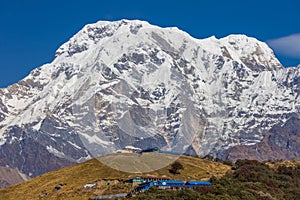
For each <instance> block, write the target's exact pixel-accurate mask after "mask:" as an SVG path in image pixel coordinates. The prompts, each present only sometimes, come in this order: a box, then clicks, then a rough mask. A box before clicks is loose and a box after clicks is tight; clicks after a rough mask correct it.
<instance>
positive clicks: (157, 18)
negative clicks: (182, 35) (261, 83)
mask: <svg viewBox="0 0 300 200" xmlns="http://www.w3.org/2000/svg"><path fill="white" fill-rule="evenodd" d="M299 9H300V1H299V0H284V1H282V0H275V1H271V0H269V1H264V0H251V1H247V0H244V1H242V0H227V1H226V0H219V1H216V0H205V1H202V0H184V1H180V0H172V1H171V0H170V1H164V0H159V1H157V0H151V1H143V0H139V1H138V0H119V1H117V0H103V1H101V0H81V1H77V0H73V1H69V0H65V1H64V0H1V1H0V87H6V86H7V85H9V84H12V83H15V82H17V81H18V80H20V79H22V78H23V77H25V76H26V75H27V74H28V73H29V72H30V71H31V70H32V69H34V68H36V67H39V66H41V65H42V64H44V63H49V62H51V61H52V59H53V57H54V53H55V51H56V49H57V48H58V47H59V46H60V45H61V44H62V43H64V42H66V41H67V40H68V39H69V38H70V37H71V36H73V35H74V34H75V33H76V32H77V31H79V30H80V29H81V28H82V27H83V26H84V25H85V24H87V23H93V22H96V21H98V20H119V19H140V20H146V21H149V22H150V23H152V24H155V25H159V26H162V27H166V26H176V27H178V28H180V29H182V30H184V31H187V32H188V33H189V34H190V35H192V36H194V37H196V38H205V37H209V36H211V35H215V36H216V37H218V38H220V37H224V36H226V35H228V34H232V33H242V34H246V35H248V36H252V37H256V38H258V39H259V40H261V41H269V40H271V41H270V44H272V45H273V46H274V47H276V48H278V51H277V50H276V55H277V56H278V58H279V59H280V61H281V62H282V63H283V65H285V66H291V65H297V64H300V55H298V54H299V53H297V50H293V48H290V47H289V44H290V43H291V41H295V40H296V42H297V41H298V40H299V41H300V34H299V33H300V22H299V19H300V12H299ZM293 34H296V35H295V37H293V39H292V40H290V39H289V38H288V39H287V40H288V42H287V44H285V43H284V42H286V41H287V40H285V38H283V40H280V39H282V37H286V36H289V35H293ZM297 34H298V35H297ZM278 38H279V39H278ZM272 39H275V40H272ZM277 39H278V41H277ZM282 41H283V42H282ZM282 43H284V45H282ZM292 43H293V44H295V42H292ZM299 46H300V45H299ZM286 48H288V49H290V50H293V52H292V54H290V53H286V52H288V51H286V50H285V49H286ZM296 48H297V47H296ZM298 50H299V48H298Z"/></svg>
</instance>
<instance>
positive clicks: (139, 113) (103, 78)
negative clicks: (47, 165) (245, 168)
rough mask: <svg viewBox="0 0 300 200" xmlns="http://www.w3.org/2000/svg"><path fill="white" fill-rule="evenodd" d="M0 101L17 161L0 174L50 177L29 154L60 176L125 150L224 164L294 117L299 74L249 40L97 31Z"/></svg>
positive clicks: (121, 25) (105, 27)
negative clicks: (228, 154)
mask: <svg viewBox="0 0 300 200" xmlns="http://www.w3.org/2000/svg"><path fill="white" fill-rule="evenodd" d="M0 94H1V98H0V126H1V130H0V131H1V133H0V144H1V146H0V149H2V154H1V156H2V157H9V153H13V154H18V159H16V160H15V161H14V162H11V161H9V159H7V160H6V161H1V163H0V164H7V165H10V166H11V167H16V168H18V169H19V170H20V171H21V172H24V173H26V174H28V175H31V176H35V175H37V174H40V173H43V172H45V171H48V170H49V169H37V168H34V167H33V168H30V167H28V166H27V165H26V164H24V163H26V162H25V160H28V157H29V158H31V156H30V154H33V153H34V154H39V153H41V152H42V156H41V157H42V158H40V159H41V162H43V161H45V160H46V159H48V158H49V156H51V158H52V159H58V161H57V162H56V163H57V165H55V166H53V168H58V167H59V166H60V165H67V164H70V163H74V162H80V161H82V160H85V159H88V158H90V157H92V156H98V155H102V154H105V153H110V152H113V151H115V150H117V149H119V148H122V147H124V146H126V145H132V146H137V147H142V148H145V147H152V146H158V147H160V148H161V149H163V150H167V151H175V152H190V153H196V154H198V155H206V154H214V155H218V154H219V153H220V152H222V151H223V150H225V149H228V148H230V147H232V146H235V145H251V144H255V143H258V142H259V141H260V140H261V139H262V138H263V136H264V133H265V132H266V131H267V130H269V129H270V128H271V127H272V126H273V125H274V124H276V123H278V122H279V121H282V122H284V121H286V119H287V118H288V116H289V115H290V114H291V113H294V112H298V110H299V99H298V94H299V67H297V68H283V67H282V66H281V64H280V63H279V61H278V60H277V59H276V58H275V56H274V54H273V52H272V50H271V49H270V48H269V47H268V46H267V45H266V44H265V43H263V42H260V41H258V40H256V39H255V38H250V37H247V36H245V35H229V36H227V37H225V38H221V39H217V38H215V37H210V38H207V39H202V40H199V39H195V38H192V37H191V36H190V35H188V34H187V33H185V32H183V31H181V30H179V29H177V28H160V27H157V26H153V25H150V24H149V23H147V22H144V21H137V20H136V21H129V20H121V21H116V22H103V21H99V22H97V23H95V24H89V25H86V26H85V27H84V28H83V29H82V30H80V31H79V32H78V33H77V34H76V35H75V36H73V37H72V38H71V39H70V40H69V41H68V42H66V43H65V44H63V45H62V46H61V47H60V48H59V49H58V50H57V51H56V54H55V59H54V60H53V62H52V63H50V64H46V65H44V66H41V67H40V68H37V69H35V70H33V71H32V72H31V73H30V75H28V76H27V77H26V78H25V79H23V80H21V81H20V82H18V83H17V84H14V85H12V86H10V87H8V88H5V89H1V90H0ZM29 144H31V146H32V145H33V144H34V145H35V146H37V147H39V148H40V150H36V149H35V146H32V147H31V148H29V147H28V145H29ZM11 149H18V150H19V151H20V152H19V151H18V152H13V151H12V150H11ZM26 149H27V150H26ZM25 150H26V151H25ZM20 160H21V161H20ZM37 160H38V159H36V158H35V161H36V162H39V161H37ZM40 168H42V167H40ZM51 169H52V168H51Z"/></svg>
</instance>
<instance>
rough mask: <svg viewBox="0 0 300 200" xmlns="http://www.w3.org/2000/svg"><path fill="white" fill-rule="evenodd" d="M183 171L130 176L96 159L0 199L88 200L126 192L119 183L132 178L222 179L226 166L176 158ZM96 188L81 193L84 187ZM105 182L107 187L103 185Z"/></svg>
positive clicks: (5, 192) (16, 188) (51, 174)
mask: <svg viewBox="0 0 300 200" xmlns="http://www.w3.org/2000/svg"><path fill="white" fill-rule="evenodd" d="M177 161H179V162H180V163H181V164H182V165H183V167H184V169H182V170H180V174H176V175H173V174H170V172H169V169H170V168H171V167H170V166H167V167H165V168H162V169H159V170H157V171H154V172H151V173H147V174H133V173H132V174H130V173H125V172H121V171H118V170H115V169H112V168H110V167H108V166H106V165H104V164H102V163H101V162H100V161H99V160H97V159H92V160H89V161H87V162H84V163H80V164H77V165H73V166H70V167H66V168H63V169H59V170H56V171H52V172H49V173H47V174H43V175H41V176H38V177H36V178H34V179H31V180H29V181H27V182H24V183H21V184H18V185H14V186H11V187H8V188H3V189H0V199H7V200H9V199H26V200H28V199H89V198H91V197H94V196H97V195H104V194H116V193H123V192H129V191H130V190H131V189H132V185H131V184H128V183H127V184H124V183H122V182H121V181H122V180H125V179H127V178H129V177H133V176H136V175H147V176H149V175H151V176H160V177H161V176H166V177H169V178H174V179H183V180H207V179H209V178H210V177H211V176H212V175H214V176H217V177H218V176H219V177H220V176H223V175H224V174H225V173H226V172H227V171H228V170H229V169H230V166H227V165H223V164H221V163H215V162H211V161H208V160H202V159H198V158H193V157H188V156H180V158H179V159H178V160H177ZM94 182H96V183H97V186H96V187H93V188H90V189H84V188H83V186H84V185H85V184H88V183H94ZM107 182H109V183H110V185H109V186H107V185H105V183H107Z"/></svg>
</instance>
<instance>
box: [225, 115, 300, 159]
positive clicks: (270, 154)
mask: <svg viewBox="0 0 300 200" xmlns="http://www.w3.org/2000/svg"><path fill="white" fill-rule="evenodd" d="M299 144H300V119H299V116H297V115H295V114H294V115H292V116H290V118H288V120H287V121H286V122H285V123H284V124H282V123H279V124H276V125H274V126H273V127H272V128H271V129H270V130H269V131H268V132H267V133H266V134H265V135H264V138H263V139H262V141H260V142H259V143H257V144H255V145H249V146H242V145H237V146H234V147H231V148H229V149H227V150H225V151H224V152H222V155H220V157H221V158H223V159H230V160H237V159H240V158H244V159H250V160H260V161H265V160H299V158H300V146H299Z"/></svg>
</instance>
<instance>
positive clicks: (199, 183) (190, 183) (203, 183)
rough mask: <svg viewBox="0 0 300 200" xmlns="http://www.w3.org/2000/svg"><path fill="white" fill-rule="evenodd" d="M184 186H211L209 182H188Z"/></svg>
mask: <svg viewBox="0 0 300 200" xmlns="http://www.w3.org/2000/svg"><path fill="white" fill-rule="evenodd" d="M185 184H186V185H211V182H207V181H188V182H186V183H185Z"/></svg>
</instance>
